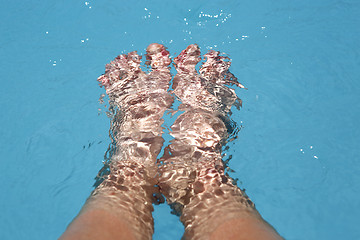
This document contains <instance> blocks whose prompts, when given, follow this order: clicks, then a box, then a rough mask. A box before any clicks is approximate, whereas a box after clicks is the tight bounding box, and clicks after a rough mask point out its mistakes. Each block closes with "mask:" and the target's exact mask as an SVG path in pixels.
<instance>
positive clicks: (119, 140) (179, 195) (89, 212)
mask: <svg viewBox="0 0 360 240" xmlns="http://www.w3.org/2000/svg"><path fill="white" fill-rule="evenodd" d="M147 53H148V54H147V59H148V60H149V63H148V64H149V65H150V66H151V67H152V71H151V72H150V74H148V75H146V74H145V73H143V72H142V71H141V70H140V68H139V58H138V56H137V55H136V53H134V52H133V53H129V55H120V56H119V57H118V58H117V60H116V61H115V60H114V61H113V62H112V63H111V64H110V65H109V66H107V72H106V73H105V74H104V75H103V76H101V77H100V78H99V81H100V82H101V83H102V85H103V86H105V89H106V91H107V94H108V95H109V97H110V100H111V101H113V103H115V104H117V105H118V106H119V107H121V109H122V112H125V115H121V116H119V118H120V119H122V121H121V124H114V127H113V131H114V132H116V133H117V134H114V139H115V142H116V145H117V149H118V150H117V154H116V156H117V158H116V159H113V161H112V164H111V165H110V174H109V175H108V176H107V177H106V179H105V180H104V181H103V182H102V183H101V184H100V186H99V187H97V188H96V189H95V191H94V193H93V194H92V195H91V196H90V197H89V199H88V201H87V202H86V204H85V205H84V207H83V209H82V210H81V212H80V213H79V215H78V216H77V217H76V218H75V219H74V221H73V222H72V223H71V224H70V225H69V227H68V229H67V230H66V231H65V233H64V234H63V236H62V237H61V238H60V239H65V240H69V239H94V240H95V239H151V236H152V234H153V219H152V216H151V212H152V211H153V208H152V205H151V203H152V202H153V201H155V200H156V199H154V196H153V194H154V193H156V194H159V191H160V192H161V193H162V194H164V195H165V196H166V198H167V201H168V203H169V204H171V206H172V207H173V209H174V211H175V212H176V213H177V214H178V215H181V217H180V220H181V221H182V223H183V224H184V226H185V233H184V236H183V239H196V240H201V239H248V240H251V239H260V240H261V239H264V240H266V239H269V240H273V239H282V238H281V237H280V236H279V235H278V233H277V232H276V231H275V230H274V229H273V228H272V227H271V226H270V225H269V224H268V223H267V222H266V221H265V220H264V219H263V218H262V217H261V215H260V214H259V213H258V212H257V210H256V209H255V205H254V204H253V203H252V202H251V200H250V199H249V198H248V197H247V195H246V194H245V192H243V191H242V190H241V189H239V188H238V187H237V186H236V185H235V184H234V182H233V180H232V179H231V178H230V177H229V176H228V175H227V174H226V173H225V170H224V168H225V167H226V166H224V164H223V161H222V155H221V147H222V146H223V144H224V141H225V140H226V138H227V137H228V127H227V124H228V123H229V121H230V120H229V114H230V108H231V106H232V105H236V104H238V105H240V104H241V100H240V99H239V98H238V97H237V96H236V94H235V91H234V90H232V89H230V88H228V87H224V86H223V85H225V84H236V85H237V86H240V87H243V86H242V85H241V84H239V83H238V82H237V81H236V79H234V76H233V75H232V74H231V73H230V72H228V71H227V70H228V68H229V67H230V63H229V62H228V61H226V60H228V59H227V58H226V57H221V56H219V55H218V53H217V52H215V51H211V52H209V53H208V54H206V55H205V56H206V57H207V61H206V63H204V64H203V66H202V67H201V68H200V73H198V72H197V71H196V70H195V65H196V64H197V63H198V62H199V61H200V50H199V48H198V46H197V45H190V46H188V47H187V48H186V49H185V50H184V51H182V52H181V53H180V55H179V56H178V57H177V58H175V59H174V62H175V67H176V70H177V75H176V76H175V77H174V81H173V91H172V93H173V94H174V95H175V96H176V97H177V98H178V99H179V100H180V101H181V102H182V104H181V105H180V107H179V109H180V110H181V111H184V112H183V114H181V115H180V116H179V117H178V118H177V119H176V121H175V123H174V124H173V126H172V127H171V129H172V131H171V133H170V134H171V135H172V136H173V137H174V139H173V140H172V141H171V144H170V145H169V146H168V147H167V148H166V149H165V153H164V156H163V157H162V158H161V159H160V161H159V162H158V165H156V164H155V162H156V157H157V154H158V153H159V152H160V149H161V145H162V142H163V139H162V138H161V134H162V128H161V124H162V123H163V122H162V115H163V113H164V111H165V110H166V109H167V108H169V107H170V106H171V104H172V102H173V97H171V96H170V95H169V94H168V93H167V92H166V90H167V88H168V87H169V84H168V82H169V81H170V79H171V76H170V73H169V69H168V65H169V64H170V59H169V58H168V56H169V53H168V52H167V51H166V50H165V48H164V47H163V46H162V45H160V44H151V45H149V47H148V48H147ZM121 56H122V57H121ZM119 76H120V77H119ZM146 81H148V82H153V83H150V84H148V83H146ZM119 88H120V90H121V91H118V89H119ZM144 88H146V89H148V90H149V91H145V92H144V91H143V90H144ZM156 89H160V92H159V91H158V90H156ZM213 90H215V91H213ZM134 93H135V94H134ZM126 113H128V114H126ZM134 129H136V130H134ZM154 185H156V186H159V188H156V187H154ZM157 200H158V199H157ZM158 201H159V200H158ZM100 232H101V234H99V233H100Z"/></svg>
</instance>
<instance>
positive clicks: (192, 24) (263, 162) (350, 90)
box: [0, 0, 360, 239]
mask: <svg viewBox="0 0 360 240" xmlns="http://www.w3.org/2000/svg"><path fill="white" fill-rule="evenodd" d="M1 6H2V7H1V9H0V20H1V25H0V56H1V57H0V64H1V68H0V75H1V76H2V78H1V83H2V87H1V90H0V93H1V95H0V96H1V98H0V102H1V106H2V114H1V117H0V121H1V122H0V123H1V126H2V128H1V129H0V133H1V136H2V138H1V139H0V146H1V148H0V159H1V169H2V174H1V175H0V180H1V182H2V183H3V184H2V187H1V190H2V194H1V197H0V210H1V212H2V214H1V215H0V226H1V227H0V238H1V239H56V238H57V237H58V236H59V235H60V234H61V233H62V232H63V230H64V229H65V227H66V226H67V224H68V223H69V222H70V221H71V219H72V218H73V217H74V216H75V215H76V214H77V213H78V211H79V209H80V208H81V206H82V204H83V203H84V201H85V199H86V198H87V196H88V195H89V193H90V191H91V189H92V184H93V183H94V179H93V178H94V177H95V176H96V173H97V172H98V170H99V169H100V168H101V166H102V160H103V156H104V154H105V151H106V149H107V146H108V144H109V142H110V140H109V137H108V130H109V120H108V118H107V117H106V114H105V110H104V109H105V108H104V107H103V106H102V105H100V104H99V102H98V98H99V96H100V94H102V93H103V89H100V88H99V87H98V85H97V83H96V78H97V77H98V76H99V75H101V74H102V73H103V71H104V66H105V64H106V63H108V62H109V61H110V60H111V59H113V58H114V57H115V56H116V55H118V54H120V53H122V52H128V51H132V50H138V52H139V53H145V50H144V49H145V48H146V47H147V45H148V44H150V43H151V42H159V43H163V44H165V45H166V46H167V47H168V49H169V51H170V52H171V53H172V54H173V56H176V55H177V54H178V53H180V51H181V50H182V49H184V48H185V47H186V46H187V45H189V44H191V43H197V44H198V45H199V46H200V47H201V49H202V52H203V53H205V52H206V50H207V49H211V48H212V49H215V50H220V51H222V52H226V53H227V54H229V55H230V57H231V58H232V63H233V64H232V67H231V70H232V72H233V73H234V74H235V75H236V76H237V77H238V78H239V80H240V82H241V83H243V84H244V85H245V86H246V87H247V88H248V90H240V89H238V90H236V91H237V94H238V95H239V96H240V97H241V98H242V100H243V103H244V104H243V108H242V109H241V110H240V111H236V110H235V109H234V111H233V112H234V114H233V119H234V120H236V121H237V122H238V123H239V124H242V130H241V131H240V133H239V137H238V139H237V140H236V141H234V142H232V143H231V144H230V145H229V146H230V149H229V151H228V153H227V154H228V155H232V160H231V161H230V166H231V167H232V169H234V170H235V172H234V173H233V174H232V176H233V177H234V178H238V179H239V180H238V184H239V185H240V186H241V187H243V188H245V189H246V192H247V193H248V195H249V196H250V197H251V199H252V200H253V201H254V202H255V204H256V206H257V209H258V210H259V211H260V213H261V214H262V215H263V217H264V218H265V219H266V220H267V221H269V222H270V223H271V224H272V225H273V226H274V227H275V228H276V229H277V230H278V232H279V233H280V234H281V235H282V236H284V237H285V238H286V239H339V238H340V239H358V238H360V231H359V230H358V224H359V221H358V216H359V215H360V210H359V209H360V208H359V207H360V206H359V202H360V201H359V194H360V193H359V189H360V188H359V187H360V177H359V174H358V173H359V170H360V164H359V163H358V155H359V153H360V152H359V150H358V142H359V139H360V138H359V137H360V128H359V127H358V124H357V119H358V118H359V117H360V111H359V107H358V102H359V100H360V97H359V94H358V92H359V88H360V83H359V81H357V80H358V79H359V77H360V71H359V70H358V69H357V67H358V66H359V63H360V60H359V59H360V58H359V53H360V49H359V47H358V42H359V40H360V32H359V30H358V25H359V20H358V13H359V11H360V3H358V2H357V1H355V0H343V1H340V0H326V1H320V0H317V1H316V0H315V1H276V2H269V1H264V0H259V1H212V2H210V3H209V2H208V1H196V2H190V1H181V2H173V3H167V2H164V1H151V2H150V1H136V3H132V2H130V1H118V2H116V3H114V2H112V1H88V2H86V1H75V2H74V1H71V2H70V1H46V2H43V1H26V0H25V1H12V2H5V1H3V2H1ZM90 7H91V8H90ZM99 108H101V109H102V111H100V112H99V110H98V109H99ZM169 211H170V210H169V209H168V208H167V207H166V206H165V205H162V206H160V207H157V208H156V211H155V213H154V216H155V221H156V225H155V235H154V239H180V236H181V234H182V226H181V225H180V224H179V222H178V220H177V217H176V216H173V215H170V214H169Z"/></svg>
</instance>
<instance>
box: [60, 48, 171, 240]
mask: <svg viewBox="0 0 360 240" xmlns="http://www.w3.org/2000/svg"><path fill="white" fill-rule="evenodd" d="M146 57H147V60H148V62H147V64H149V65H150V66H151V67H152V69H151V72H150V73H149V74H146V73H144V72H143V71H142V70H141V69H140V59H141V57H140V56H138V55H137V53H136V52H131V53H129V54H127V55H124V54H123V55H120V56H118V57H116V58H115V59H114V60H113V61H112V62H111V63H109V64H107V65H106V71H105V74H104V75H102V76H100V77H99V79H98V81H99V82H100V83H101V84H102V86H104V87H105V89H106V93H107V94H108V95H109V99H110V102H111V104H112V106H113V107H114V108H117V109H118V110H117V111H116V112H115V117H114V118H113V119H112V124H111V137H112V139H113V147H112V152H113V154H112V156H111V159H110V162H109V163H108V165H107V167H105V168H103V169H102V171H101V172H100V174H99V176H101V177H102V178H103V180H102V181H100V182H99V184H98V186H97V187H96V189H95V190H94V191H93V193H92V194H91V196H90V197H89V198H88V200H87V201H86V203H85V205H84V207H83V208H82V210H81V211H80V213H79V215H78V216H77V217H76V218H75V219H74V221H73V222H72V223H71V224H70V225H69V227H68V229H67V230H66V232H65V233H64V234H63V236H62V238H61V239H144V240H145V239H151V237H152V234H153V232H154V225H153V218H152V211H153V206H152V203H153V202H154V201H156V199H155V198H154V194H156V193H157V192H158V189H157V188H156V187H155V184H156V183H157V180H156V175H157V166H156V157H157V155H158V153H159V152H160V151H161V148H162V144H163V141H164V140H163V138H162V137H161V135H162V132H163V128H162V127H161V125H162V123H163V119H162V116H163V113H164V112H165V111H166V110H167V109H168V108H169V107H170V106H171V104H172V102H173V97H171V96H170V95H169V94H168V92H167V90H168V88H169V82H170V80H171V75H170V70H169V67H168V65H169V64H170V62H171V61H170V59H169V53H168V52H167V50H166V49H165V47H164V46H162V45H160V44H151V45H149V47H148V48H147V56H146ZM157 200H158V199H157ZM114 229H115V230H114ZM117 229H119V231H117Z"/></svg>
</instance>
